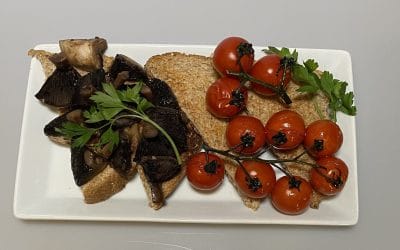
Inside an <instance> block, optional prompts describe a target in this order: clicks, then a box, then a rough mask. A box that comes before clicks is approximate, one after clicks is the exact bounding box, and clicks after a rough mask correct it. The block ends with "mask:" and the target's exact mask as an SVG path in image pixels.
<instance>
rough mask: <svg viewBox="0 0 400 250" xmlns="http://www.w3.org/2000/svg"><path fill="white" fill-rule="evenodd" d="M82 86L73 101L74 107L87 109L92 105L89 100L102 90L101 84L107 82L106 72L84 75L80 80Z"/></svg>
mask: <svg viewBox="0 0 400 250" xmlns="http://www.w3.org/2000/svg"><path fill="white" fill-rule="evenodd" d="M80 82H81V83H80V85H79V87H78V88H77V90H76V91H75V94H74V96H73V98H72V101H71V106H73V107H87V106H90V104H92V101H91V100H90V99H89V98H90V96H91V95H93V94H94V92H96V91H100V90H101V89H102V86H101V84H102V83H104V82H105V72H104V70H103V69H98V70H95V71H93V72H90V73H88V74H86V75H84V76H83V77H82V78H81V80H80Z"/></svg>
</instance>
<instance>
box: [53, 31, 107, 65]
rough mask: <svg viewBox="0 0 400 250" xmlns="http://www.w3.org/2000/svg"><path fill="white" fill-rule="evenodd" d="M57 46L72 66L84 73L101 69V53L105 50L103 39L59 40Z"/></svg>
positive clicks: (105, 42) (105, 43)
mask: <svg viewBox="0 0 400 250" xmlns="http://www.w3.org/2000/svg"><path fill="white" fill-rule="evenodd" d="M59 45H60V49H61V52H63V53H64V54H65V56H66V57H67V59H68V62H69V63H70V64H71V65H72V66H74V67H76V68H78V69H81V70H85V71H94V70H98V69H101V68H102V67H103V53H104V51H105V50H106V49H107V41H106V40H105V39H103V38H99V37H96V38H94V39H67V40H61V41H60V42H59Z"/></svg>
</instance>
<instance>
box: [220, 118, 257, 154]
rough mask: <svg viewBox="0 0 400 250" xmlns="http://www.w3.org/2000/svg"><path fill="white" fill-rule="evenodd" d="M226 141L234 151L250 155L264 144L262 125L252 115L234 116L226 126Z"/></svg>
mask: <svg viewBox="0 0 400 250" xmlns="http://www.w3.org/2000/svg"><path fill="white" fill-rule="evenodd" d="M226 141H227V143H228V146H229V147H230V148H233V149H234V151H235V152H237V153H240V154H244V155H251V154H255V153H257V152H259V151H260V150H261V148H262V147H263V146H264V144H265V133H264V126H263V125H262V123H261V121H260V120H258V119H257V118H255V117H252V116H243V115H240V116H236V117H235V118H233V119H232V120H231V121H230V122H229V123H228V126H227V128H226Z"/></svg>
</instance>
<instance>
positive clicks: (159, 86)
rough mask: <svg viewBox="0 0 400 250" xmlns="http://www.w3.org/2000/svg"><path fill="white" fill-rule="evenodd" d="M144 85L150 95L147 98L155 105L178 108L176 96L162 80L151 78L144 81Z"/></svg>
mask: <svg viewBox="0 0 400 250" xmlns="http://www.w3.org/2000/svg"><path fill="white" fill-rule="evenodd" d="M146 86H147V87H148V88H149V89H150V91H151V95H149V96H148V97H149V98H148V99H149V101H151V103H153V104H154V105H155V106H161V107H168V108H173V109H177V110H180V108H179V104H178V100H177V99H176V96H175V95H174V93H173V92H172V90H171V88H170V87H169V86H168V85H167V84H166V83H165V82H164V81H162V80H160V79H157V78H152V79H150V80H148V81H147V82H146ZM146 98H147V96H146Z"/></svg>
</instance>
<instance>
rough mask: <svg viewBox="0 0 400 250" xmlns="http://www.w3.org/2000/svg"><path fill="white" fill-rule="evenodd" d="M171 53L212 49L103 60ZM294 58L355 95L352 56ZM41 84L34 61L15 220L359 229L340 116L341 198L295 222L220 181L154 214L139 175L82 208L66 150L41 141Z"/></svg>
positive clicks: (137, 48)
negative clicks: (344, 168)
mask: <svg viewBox="0 0 400 250" xmlns="http://www.w3.org/2000/svg"><path fill="white" fill-rule="evenodd" d="M36 49H44V50H49V51H57V50H58V46H57V45H55V44H47V45H39V46H37V47H36ZM255 50H256V58H260V57H261V56H262V52H261V48H260V47H255ZM172 51H179V52H185V53H191V54H200V55H210V54H211V53H212V51H213V46H197V45H154V44H110V45H109V49H108V50H107V54H108V55H112V56H113V55H115V54H116V53H122V54H125V55H127V56H129V57H131V58H133V59H134V60H136V61H137V62H139V63H141V64H144V63H145V62H146V60H147V59H148V58H149V57H151V56H153V55H156V54H161V53H165V52H172ZM298 52H299V61H300V62H301V61H302V60H303V59H306V58H314V59H316V61H318V62H319V63H320V68H321V69H322V70H329V71H331V72H332V73H333V74H334V76H335V77H336V78H338V79H341V80H344V81H347V82H348V83H349V88H350V90H352V89H353V77H352V68H351V58H350V55H349V53H347V52H345V51H339V50H321V49H298ZM44 80H45V78H44V74H43V71H42V67H41V65H40V63H39V62H38V61H37V60H36V59H32V62H31V67H30V73H29V81H28V86H27V92H26V99H25V111H24V117H23V124H22V132H21V139H20V148H19V157H18V167H17V177H16V184H15V197H14V214H15V216H16V217H18V218H21V219H57V220H108V221H156V222H193V223H247V224H309V225H354V224H355V223H357V220H358V191H357V161H356V160H357V157H356V136H355V119H354V117H350V116H345V115H342V114H339V116H338V123H339V124H340V126H341V128H342V130H343V134H344V143H343V145H342V147H341V150H340V151H339V153H338V157H340V158H341V159H343V160H344V161H345V162H346V163H347V165H348V166H349V172H350V174H349V178H348V182H347V184H346V186H345V188H344V190H343V191H342V193H340V194H339V195H338V196H337V197H334V198H332V199H329V200H326V201H324V202H322V203H321V205H320V208H319V209H318V210H315V209H309V210H308V211H307V212H306V213H304V214H302V215H298V216H288V215H283V214H280V213H278V212H277V211H275V210H274V208H273V207H272V206H271V204H270V200H269V199H267V200H265V201H264V202H263V203H262V204H261V207H260V208H259V209H258V210H257V211H252V210H250V209H248V208H247V207H245V206H244V205H243V204H242V201H241V199H240V198H239V196H238V194H237V193H236V191H235V190H234V188H233V186H232V185H231V183H230V182H229V181H225V182H224V183H223V185H222V186H221V187H220V188H219V189H218V190H217V191H216V192H213V193H210V194H203V193H199V192H196V191H195V190H193V189H192V188H191V187H190V186H189V184H188V182H187V180H186V179H185V180H184V181H183V182H182V183H181V185H180V186H179V187H178V189H177V190H176V191H175V192H174V194H173V195H172V196H171V197H170V198H169V199H168V200H167V204H166V206H165V207H163V208H162V209H160V210H158V211H154V210H153V209H151V208H150V207H149V206H148V205H147V199H146V195H145V192H144V190H143V187H142V183H141V181H140V178H138V176H136V177H135V178H134V179H133V180H132V181H131V182H130V183H129V184H128V185H127V186H126V188H125V189H124V190H123V191H122V192H120V193H118V194H116V195H115V196H113V197H111V198H110V199H109V200H107V201H105V202H102V203H98V204H94V205H88V204H85V203H84V202H83V198H82V194H81V191H80V189H79V188H78V187H77V186H76V185H75V183H74V181H73V176H72V172H71V169H70V151H69V149H68V148H67V147H61V146H59V145H56V144H54V143H52V142H51V141H50V140H49V139H48V138H47V137H46V136H45V135H44V134H43V127H44V126H45V125H46V124H47V123H48V122H49V121H50V120H52V119H53V118H55V117H56V116H57V114H56V113H54V112H52V111H51V110H50V109H49V108H47V107H46V106H44V105H42V104H41V103H40V102H39V101H38V100H37V99H36V98H35V97H34V95H35V93H37V92H38V90H39V89H40V87H41V86H42V84H43V83H44ZM263 122H265V121H263Z"/></svg>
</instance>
